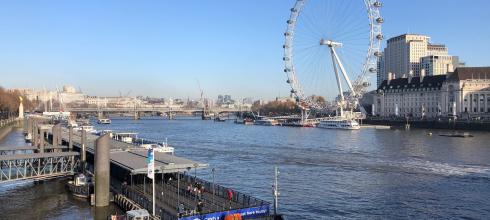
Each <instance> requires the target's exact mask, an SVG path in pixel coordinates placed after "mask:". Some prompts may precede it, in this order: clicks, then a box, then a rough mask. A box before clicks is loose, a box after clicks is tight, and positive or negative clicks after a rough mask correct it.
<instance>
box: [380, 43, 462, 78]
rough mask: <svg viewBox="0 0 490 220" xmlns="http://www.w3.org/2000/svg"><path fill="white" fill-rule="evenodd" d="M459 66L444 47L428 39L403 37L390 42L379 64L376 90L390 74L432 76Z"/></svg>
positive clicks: (451, 70) (455, 58) (456, 60)
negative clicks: (423, 73) (423, 71)
mask: <svg viewBox="0 0 490 220" xmlns="http://www.w3.org/2000/svg"><path fill="white" fill-rule="evenodd" d="M460 66H461V65H460V62H459V58H458V57H456V56H450V55H449V54H448V49H447V47H446V46H445V45H444V44H432V43H430V37H428V36H425V35H420V34H403V35H400V36H397V37H393V38H390V39H388V40H387V45H386V48H385V49H384V52H383V55H382V56H381V57H380V59H379V60H378V79H377V86H378V87H379V86H380V85H381V82H383V81H384V80H387V77H388V74H389V73H393V74H394V77H395V78H401V77H406V76H408V75H409V74H410V73H412V74H413V76H419V75H420V73H421V72H422V70H425V76H432V75H441V74H446V73H448V72H453V71H454V69H455V68H457V67H460ZM404 75H405V76H404Z"/></svg>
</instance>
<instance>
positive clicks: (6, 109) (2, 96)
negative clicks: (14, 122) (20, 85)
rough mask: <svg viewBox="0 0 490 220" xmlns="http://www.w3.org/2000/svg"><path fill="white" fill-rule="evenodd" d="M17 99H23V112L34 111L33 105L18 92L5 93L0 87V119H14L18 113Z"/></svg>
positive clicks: (18, 101)
mask: <svg viewBox="0 0 490 220" xmlns="http://www.w3.org/2000/svg"><path fill="white" fill-rule="evenodd" d="M19 97H22V98H23V103H24V111H29V110H32V109H34V107H35V103H33V102H31V101H29V100H27V99H26V97H25V96H24V95H23V94H21V93H20V92H18V91H13V92H10V91H7V90H5V89H3V88H2V87H0V117H1V118H7V117H14V116H16V115H17V114H18V112H19V104H20V100H19Z"/></svg>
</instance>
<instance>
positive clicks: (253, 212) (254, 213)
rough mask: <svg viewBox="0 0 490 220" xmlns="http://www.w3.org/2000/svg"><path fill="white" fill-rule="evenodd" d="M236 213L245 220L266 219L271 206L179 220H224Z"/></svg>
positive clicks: (180, 219)
mask: <svg viewBox="0 0 490 220" xmlns="http://www.w3.org/2000/svg"><path fill="white" fill-rule="evenodd" d="M236 213H240V215H241V216H242V218H243V219H249V218H259V217H266V216H269V205H262V206H257V207H252V208H245V209H236V210H230V211H226V212H215V213H209V214H204V215H193V216H188V217H182V218H179V220H223V219H225V217H226V216H227V215H230V214H236Z"/></svg>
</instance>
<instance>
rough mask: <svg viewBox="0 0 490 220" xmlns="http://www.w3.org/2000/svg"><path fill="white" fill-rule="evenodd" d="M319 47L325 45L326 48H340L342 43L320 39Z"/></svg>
mask: <svg viewBox="0 0 490 220" xmlns="http://www.w3.org/2000/svg"><path fill="white" fill-rule="evenodd" d="M320 45H327V46H328V47H342V43H339V42H335V41H332V40H325V39H323V38H322V39H320Z"/></svg>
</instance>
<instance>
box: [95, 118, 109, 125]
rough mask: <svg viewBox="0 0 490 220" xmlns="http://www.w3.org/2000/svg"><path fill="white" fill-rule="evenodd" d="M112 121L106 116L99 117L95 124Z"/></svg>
mask: <svg viewBox="0 0 490 220" xmlns="http://www.w3.org/2000/svg"><path fill="white" fill-rule="evenodd" d="M111 122H112V121H111V119H108V118H100V119H98V120H97V124H110V123H111Z"/></svg>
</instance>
